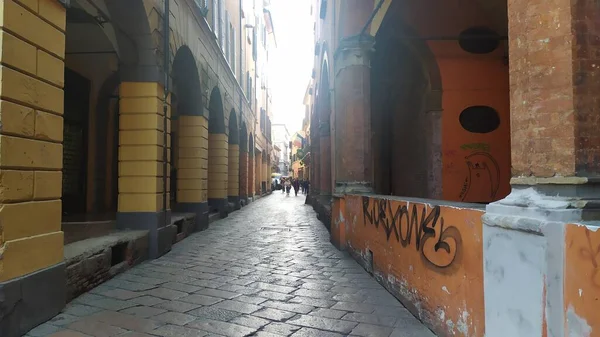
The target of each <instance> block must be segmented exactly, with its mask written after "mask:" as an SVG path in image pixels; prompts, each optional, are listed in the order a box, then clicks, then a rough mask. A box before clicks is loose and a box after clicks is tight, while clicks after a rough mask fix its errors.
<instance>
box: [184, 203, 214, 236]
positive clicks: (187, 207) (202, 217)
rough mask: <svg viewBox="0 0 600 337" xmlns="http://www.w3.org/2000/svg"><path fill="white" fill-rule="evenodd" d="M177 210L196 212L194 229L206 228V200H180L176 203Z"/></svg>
mask: <svg viewBox="0 0 600 337" xmlns="http://www.w3.org/2000/svg"><path fill="white" fill-rule="evenodd" d="M176 207H177V211H178V212H185V213H194V214H196V228H195V229H194V231H196V232H198V231H203V230H206V229H208V202H198V203H196V202H182V203H177V206H176Z"/></svg>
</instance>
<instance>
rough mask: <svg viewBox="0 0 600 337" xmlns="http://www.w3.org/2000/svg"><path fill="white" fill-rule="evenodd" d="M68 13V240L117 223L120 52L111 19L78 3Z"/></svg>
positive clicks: (64, 225)
mask: <svg viewBox="0 0 600 337" xmlns="http://www.w3.org/2000/svg"><path fill="white" fill-rule="evenodd" d="M66 14H67V16H66V32H65V60H64V61H65V70H64V114H63V135H62V142H63V170H62V196H61V200H62V230H63V232H64V233H65V241H64V242H65V244H69V243H72V242H75V241H80V240H83V239H87V238H90V237H93V236H99V235H103V234H105V233H107V232H108V231H110V230H112V229H113V228H114V225H115V222H114V220H115V217H116V211H117V200H118V144H119V131H118V130H119V108H118V107H119V104H118V102H119V100H118V87H119V84H120V76H119V72H118V68H117V66H116V65H117V64H119V61H120V57H119V56H120V55H119V53H118V47H117V42H116V40H115V38H114V36H112V35H111V34H110V32H109V29H110V28H111V27H112V24H111V23H107V25H106V27H101V26H100V25H98V24H97V21H96V18H95V17H94V15H93V13H89V12H88V11H86V9H85V8H83V7H81V6H80V4H78V3H74V4H73V5H72V7H70V8H69V9H68V10H67V13H66ZM98 51H102V52H101V53H98Z"/></svg>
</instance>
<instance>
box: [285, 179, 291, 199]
mask: <svg viewBox="0 0 600 337" xmlns="http://www.w3.org/2000/svg"><path fill="white" fill-rule="evenodd" d="M291 189H292V183H291V182H290V179H289V178H288V179H286V180H285V194H286V195H288V196H289V195H290V190H291Z"/></svg>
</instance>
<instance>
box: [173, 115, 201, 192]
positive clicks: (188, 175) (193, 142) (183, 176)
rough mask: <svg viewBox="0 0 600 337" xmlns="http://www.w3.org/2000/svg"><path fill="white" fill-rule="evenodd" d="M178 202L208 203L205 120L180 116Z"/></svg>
mask: <svg viewBox="0 0 600 337" xmlns="http://www.w3.org/2000/svg"><path fill="white" fill-rule="evenodd" d="M178 151H179V156H178V159H177V160H178V170H177V202H180V203H201V202H206V201H208V182H207V178H208V120H207V119H206V118H205V117H204V116H180V117H179V149H178Z"/></svg>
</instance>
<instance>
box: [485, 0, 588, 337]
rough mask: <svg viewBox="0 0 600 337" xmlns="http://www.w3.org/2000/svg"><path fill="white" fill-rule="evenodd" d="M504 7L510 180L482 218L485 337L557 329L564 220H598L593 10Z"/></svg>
mask: <svg viewBox="0 0 600 337" xmlns="http://www.w3.org/2000/svg"><path fill="white" fill-rule="evenodd" d="M508 10H509V13H508V14H509V15H508V17H509V32H510V37H509V41H510V42H509V43H510V44H509V51H510V84H511V88H510V93H511V127H512V130H511V137H512V138H511V143H512V144H511V146H512V148H511V150H512V152H511V153H512V168H513V178H512V180H511V184H512V192H511V194H510V195H509V196H508V197H506V198H505V199H503V200H500V201H498V202H495V203H492V204H490V205H488V206H487V213H486V215H485V216H484V218H483V220H484V228H483V243H484V244H483V247H484V286H485V314H486V335H487V336H489V337H496V336H498V337H500V336H520V335H527V336H546V335H547V336H563V335H564V334H565V332H566V331H571V327H567V326H565V324H566V323H565V319H564V318H565V311H566V308H565V307H564V304H565V303H564V298H563V296H564V295H563V294H564V291H563V280H564V276H565V270H564V266H565V264H568V263H569V262H568V261H564V249H565V248H564V247H565V239H564V238H565V235H564V231H565V224H566V223H573V222H582V221H586V220H599V218H600V213H599V211H598V201H597V200H598V195H599V194H598V191H599V190H600V186H599V185H598V182H599V181H600V180H599V179H598V177H599V173H600V160H599V158H600V134H599V133H598V129H599V128H600V119H599V118H598V116H599V115H600V111H599V110H600V106H598V104H597V98H596V96H597V93H598V89H600V67H598V62H597V53H598V51H599V50H600V49H599V47H598V43H597V39H598V38H597V37H598V35H599V33H600V26H598V25H594V23H595V22H598V21H600V8H599V7H598V6H597V5H596V4H595V3H594V2H592V1H577V2H573V1H569V0H558V1H554V2H552V4H550V3H540V2H532V1H527V0H509V1H508ZM515 290H516V291H515ZM584 296H585V295H584ZM588 296H589V295H588ZM514 317H518V318H519V320H515V319H514ZM569 321H571V322H572V323H576V322H575V321H572V320H571V318H569ZM584 323H585V321H584ZM579 324H581V323H579ZM573 335H579V334H577V333H575V334H573Z"/></svg>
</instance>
